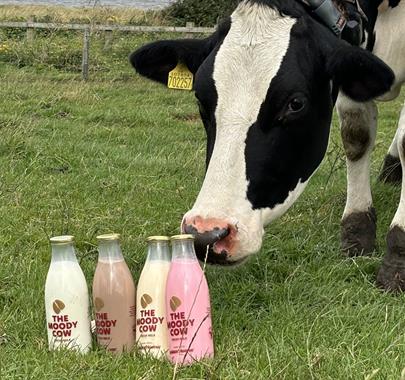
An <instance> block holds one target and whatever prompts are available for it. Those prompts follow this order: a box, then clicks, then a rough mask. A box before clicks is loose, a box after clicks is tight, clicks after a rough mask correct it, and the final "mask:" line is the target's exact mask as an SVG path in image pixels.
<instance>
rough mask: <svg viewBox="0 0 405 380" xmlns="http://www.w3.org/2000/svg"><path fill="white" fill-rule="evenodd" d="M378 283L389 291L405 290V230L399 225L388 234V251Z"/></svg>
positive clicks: (378, 276)
mask: <svg viewBox="0 0 405 380" xmlns="http://www.w3.org/2000/svg"><path fill="white" fill-rule="evenodd" d="M377 285H378V286H379V287H381V288H383V289H384V290H387V291H394V292H397V291H404V290H405V231H404V230H403V229H402V228H400V227H398V226H394V227H392V228H391V230H390V231H389V232H388V234H387V253H386V254H385V256H384V259H383V262H382V265H381V268H380V270H379V271H378V275H377Z"/></svg>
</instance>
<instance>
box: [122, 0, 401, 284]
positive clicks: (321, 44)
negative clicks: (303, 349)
mask: <svg viewBox="0 0 405 380" xmlns="http://www.w3.org/2000/svg"><path fill="white" fill-rule="evenodd" d="M336 2H337V3H339V4H338V5H339V6H341V7H342V6H343V7H344V6H345V3H346V2H345V1H344V0H339V1H338V0H337V1H336ZM349 3H350V4H349ZM351 3H352V2H347V9H348V10H350V9H351V8H350V7H352V4H351ZM359 3H360V5H361V8H362V10H363V11H364V13H365V16H366V17H364V19H365V23H364V32H365V33H364V38H363V39H362V43H363V47H368V48H369V49H370V50H372V51H373V53H374V55H373V54H371V53H370V52H368V51H366V50H365V49H361V48H358V47H353V46H351V45H349V44H348V43H347V42H345V41H343V40H342V39H339V38H337V37H336V36H335V35H334V34H333V33H331V31H330V30H329V29H327V28H326V27H325V26H324V25H323V24H322V23H321V22H320V20H317V19H316V18H314V17H313V16H312V15H311V14H310V12H309V10H308V8H307V7H306V6H305V5H303V4H302V2H300V1H296V0H244V1H241V2H240V3H239V5H238V7H237V8H236V10H235V11H234V12H233V14H232V16H231V18H230V19H229V20H227V21H225V22H224V23H223V24H222V25H220V26H219V27H218V29H217V31H216V32H215V33H214V34H213V35H212V36H210V37H209V38H207V39H202V40H171V41H158V42H155V43H151V44H149V45H146V46H144V47H142V48H140V49H139V50H137V51H136V52H134V53H133V54H132V55H131V57H130V60H131V63H132V65H133V66H134V67H135V69H136V70H137V71H138V72H139V73H140V74H142V75H144V76H146V77H148V78H150V79H153V80H156V81H159V82H162V83H167V79H168V73H169V72H170V71H171V70H172V69H173V68H174V67H175V66H176V65H177V63H178V62H183V63H185V64H186V65H187V66H188V68H189V69H190V70H191V71H192V72H193V73H194V74H195V85H194V90H195V95H196V97H197V99H198V102H199V106H200V113H201V117H202V120H203V123H204V127H205V130H206V134H207V171H206V176H205V179H204V183H203V185H202V188H201V191H200V193H199V195H198V197H197V200H196V202H195V204H194V207H193V208H192V210H190V211H189V212H187V213H186V215H185V216H184V219H183V222H182V229H183V231H184V232H187V233H193V234H194V235H195V237H196V248H197V253H198V255H199V257H200V258H204V257H205V255H206V246H207V245H209V246H210V250H209V255H208V261H209V262H212V263H217V264H222V265H225V264H235V263H238V262H241V261H243V260H244V259H245V258H247V257H248V256H250V255H252V254H254V253H255V252H257V251H259V249H260V247H261V244H262V239H263V234H264V226H266V225H267V224H268V223H270V222H271V221H273V220H275V219H276V218H278V217H280V216H281V215H283V214H284V213H285V212H286V211H287V210H288V208H289V207H290V206H291V205H292V204H293V203H294V202H295V201H296V200H297V198H298V197H299V195H300V194H301V193H302V192H303V190H304V188H305V186H306V185H307V183H308V181H309V179H310V178H311V176H312V175H313V174H314V172H315V171H316V169H317V168H318V166H319V164H320V163H321V161H322V159H323V157H324V155H325V152H326V149H327V145H328V139H329V131H330V124H331V117H332V111H333V107H334V104H335V102H336V100H337V103H336V104H337V109H338V113H339V117H340V120H341V130H342V137H343V142H344V147H345V151H346V155H347V166H348V194H347V204H346V208H345V211H344V214H343V220H342V246H343V250H344V251H345V252H346V253H347V254H349V255H358V254H367V253H370V252H371V251H373V249H374V242H375V231H376V216H375V211H374V209H373V205H372V198H371V191H370V179H369V175H370V173H369V171H370V154H371V151H372V149H373V145H374V140H375V134H376V128H377V108H376V106H375V103H374V102H373V101H372V99H374V98H376V97H380V96H382V95H383V94H385V95H384V99H385V100H389V99H393V98H395V97H396V96H398V94H399V91H400V88H401V85H402V83H403V82H404V81H405V64H404V62H403V59H404V58H405V38H404V37H405V35H404V34H405V33H404V32H405V23H404V20H405V0H404V1H398V0H397V1H384V2H382V1H381V0H370V1H359ZM348 12H349V11H348ZM344 35H345V34H344V33H343V37H344ZM377 57H379V58H377ZM383 61H384V62H386V63H387V64H388V66H390V67H391V68H392V70H391V69H390V68H389V67H388V66H387V65H386V64H385V63H384V62H383ZM394 74H395V77H394ZM338 91H340V92H339V97H338V99H337V95H338ZM399 160H401V162H402V165H405V111H404V112H403V114H402V117H401V120H400V124H399V128H398V132H397V134H396V137H395V141H394V142H393V144H392V145H391V148H390V151H389V154H388V156H387V158H386V161H385V167H384V170H383V173H382V176H383V178H384V179H386V180H388V181H390V180H399V179H400V177H401V173H400V172H401V169H400V167H399V168H396V165H397V164H398V162H399ZM392 169H393V170H392ZM378 282H379V284H380V285H381V286H383V287H385V288H386V289H405V184H403V192H402V196H401V202H400V206H399V209H398V212H397V214H396V215H395V217H394V220H393V223H392V226H391V230H390V232H389V234H388V252H387V254H386V256H385V258H384V262H383V265H382V267H381V269H380V272H379V275H378Z"/></svg>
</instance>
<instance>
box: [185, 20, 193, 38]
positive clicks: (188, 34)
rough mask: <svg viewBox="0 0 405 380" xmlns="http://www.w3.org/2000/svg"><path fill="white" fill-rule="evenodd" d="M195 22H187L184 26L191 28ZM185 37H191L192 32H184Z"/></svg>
mask: <svg viewBox="0 0 405 380" xmlns="http://www.w3.org/2000/svg"><path fill="white" fill-rule="evenodd" d="M194 26H195V24H194V23H193V22H187V23H186V28H188V29H193V28H194ZM186 38H193V33H186Z"/></svg>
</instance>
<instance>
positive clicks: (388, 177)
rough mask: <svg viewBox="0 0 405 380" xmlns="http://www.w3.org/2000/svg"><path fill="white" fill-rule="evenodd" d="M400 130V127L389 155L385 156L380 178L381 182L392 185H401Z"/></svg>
mask: <svg viewBox="0 0 405 380" xmlns="http://www.w3.org/2000/svg"><path fill="white" fill-rule="evenodd" d="M399 130H400V128H399V127H398V129H397V133H396V134H395V137H394V140H393V141H392V144H391V146H390V148H389V149H388V153H387V155H386V156H385V159H384V164H383V168H382V170H381V173H380V176H379V180H380V181H382V182H385V183H392V184H397V183H401V179H402V166H401V161H400V159H399V152H398V134H399Z"/></svg>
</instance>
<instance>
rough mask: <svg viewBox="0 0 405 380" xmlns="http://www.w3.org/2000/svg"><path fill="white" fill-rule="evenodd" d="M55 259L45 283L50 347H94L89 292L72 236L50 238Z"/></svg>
mask: <svg viewBox="0 0 405 380" xmlns="http://www.w3.org/2000/svg"><path fill="white" fill-rule="evenodd" d="M51 245H52V260H51V265H50V267H49V271H48V276H47V278H46V284H45V309H46V326H47V330H48V341H49V349H50V350H55V349H57V348H60V347H64V348H68V349H72V350H77V351H80V352H82V353H86V352H88V351H89V350H90V349H91V333H90V316H89V294H88V290H87V284H86V279H85V277H84V274H83V272H82V270H81V268H80V266H79V263H78V262H77V258H76V254H75V249H74V246H73V236H57V237H53V238H51Z"/></svg>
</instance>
